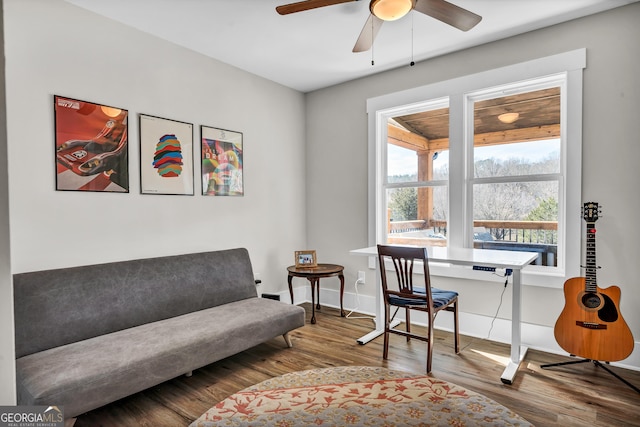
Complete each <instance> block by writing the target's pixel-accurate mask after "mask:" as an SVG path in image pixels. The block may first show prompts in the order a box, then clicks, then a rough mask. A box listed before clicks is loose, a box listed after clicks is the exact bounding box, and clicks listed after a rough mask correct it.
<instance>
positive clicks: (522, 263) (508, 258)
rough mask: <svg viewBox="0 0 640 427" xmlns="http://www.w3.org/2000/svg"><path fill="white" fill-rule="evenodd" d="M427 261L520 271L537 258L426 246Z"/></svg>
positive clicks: (373, 251)
mask: <svg viewBox="0 0 640 427" xmlns="http://www.w3.org/2000/svg"><path fill="white" fill-rule="evenodd" d="M350 253H351V254H353V255H366V256H377V255H378V248H377V247H376V246H370V247H368V248H361V249H354V250H352V251H350ZM427 253H428V254H429V260H430V261H433V262H445V263H453V264H458V265H479V266H486V267H495V268H511V269H514V270H520V269H522V268H524V267H526V266H527V265H529V264H530V263H531V261H533V260H535V259H536V258H537V257H538V254H537V253H536V252H520V251H499V250H495V249H470V248H447V247H442V246H428V247H427Z"/></svg>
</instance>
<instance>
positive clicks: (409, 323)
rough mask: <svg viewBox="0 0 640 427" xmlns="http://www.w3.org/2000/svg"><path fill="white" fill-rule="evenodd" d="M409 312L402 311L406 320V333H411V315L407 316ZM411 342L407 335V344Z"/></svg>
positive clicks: (406, 309) (406, 310) (407, 310)
mask: <svg viewBox="0 0 640 427" xmlns="http://www.w3.org/2000/svg"><path fill="white" fill-rule="evenodd" d="M410 312H411V310H409V309H408V308H405V309H404V313H405V314H404V317H405V320H406V326H407V333H410V332H411V315H410V314H409V313H410ZM410 340H411V337H410V336H409V335H407V342H409V341H410Z"/></svg>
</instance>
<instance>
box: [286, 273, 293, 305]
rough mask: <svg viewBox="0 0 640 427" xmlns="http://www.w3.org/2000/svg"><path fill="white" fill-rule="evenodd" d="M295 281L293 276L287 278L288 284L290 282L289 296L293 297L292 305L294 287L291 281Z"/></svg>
mask: <svg viewBox="0 0 640 427" xmlns="http://www.w3.org/2000/svg"><path fill="white" fill-rule="evenodd" d="M292 280H293V276H292V275H291V274H289V276H288V277H287V282H289V295H290V296H291V304H293V286H292V285H291V281H292Z"/></svg>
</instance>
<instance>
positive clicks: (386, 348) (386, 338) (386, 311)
mask: <svg viewBox="0 0 640 427" xmlns="http://www.w3.org/2000/svg"><path fill="white" fill-rule="evenodd" d="M390 314H391V312H390V310H389V305H387V304H385V306H384V347H383V350H382V358H383V359H385V360H386V359H387V357H388V356H389V326H390V324H391V320H389V316H390Z"/></svg>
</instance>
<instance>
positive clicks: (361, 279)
mask: <svg viewBox="0 0 640 427" xmlns="http://www.w3.org/2000/svg"><path fill="white" fill-rule="evenodd" d="M358 282H361V283H364V271H358Z"/></svg>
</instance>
